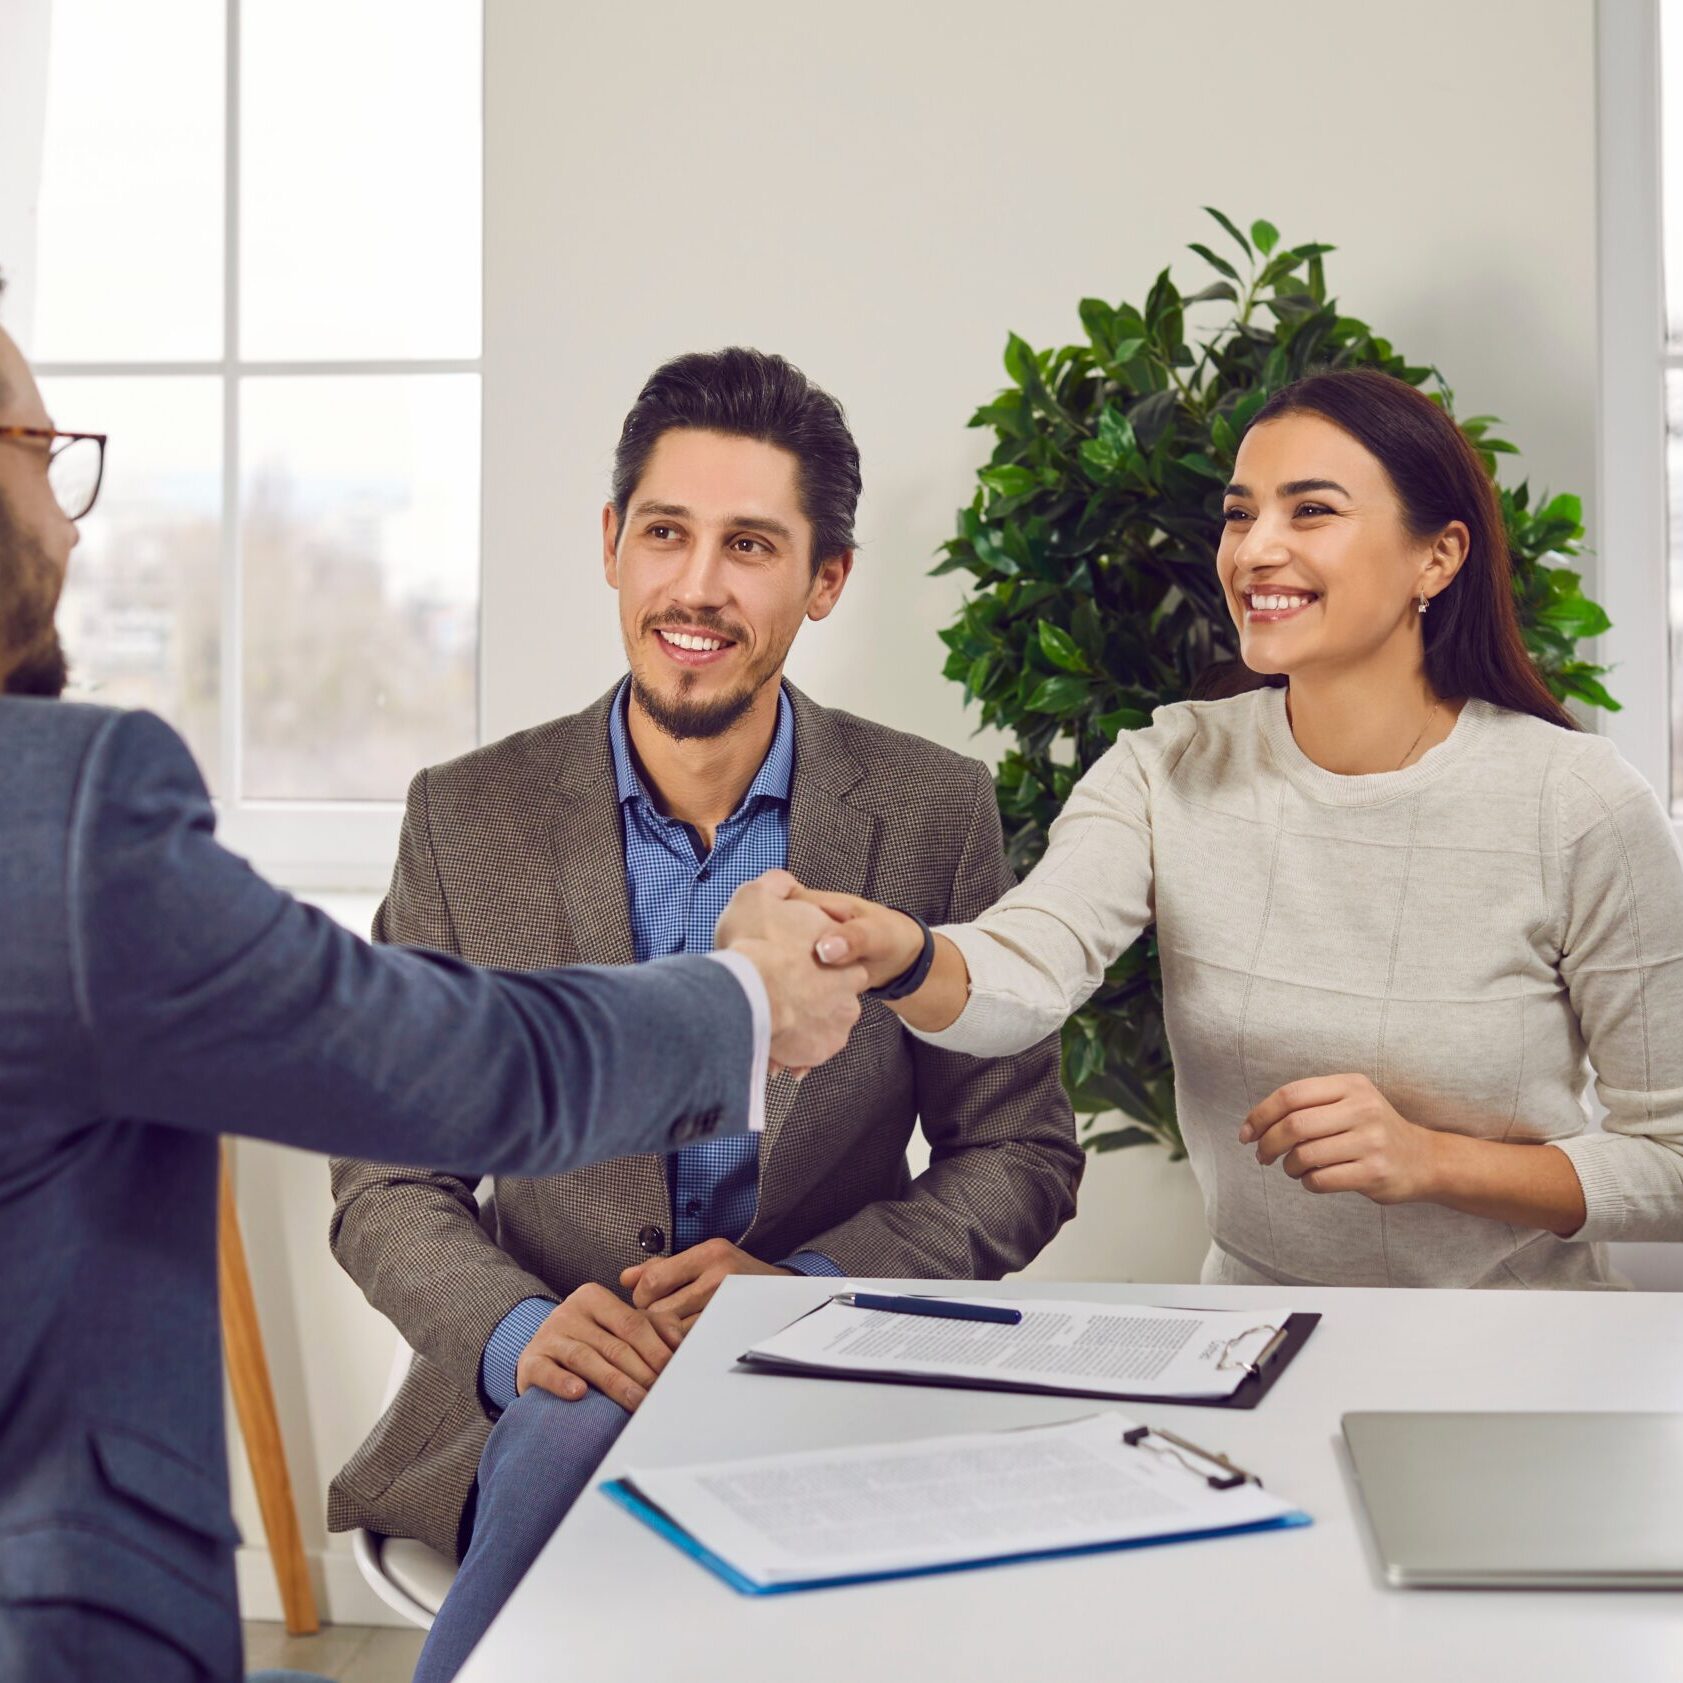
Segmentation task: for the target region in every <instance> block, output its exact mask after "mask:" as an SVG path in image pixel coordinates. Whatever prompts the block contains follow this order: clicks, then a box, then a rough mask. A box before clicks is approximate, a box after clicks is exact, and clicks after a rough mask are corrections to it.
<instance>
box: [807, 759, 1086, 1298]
mask: <svg viewBox="0 0 1683 1683" xmlns="http://www.w3.org/2000/svg"><path fill="white" fill-rule="evenodd" d="M976 770H977V782H976V790H975V804H974V807H973V809H972V814H971V820H970V828H969V834H968V835H967V836H966V838H965V844H964V849H963V853H962V855H961V857H960V860H959V867H958V872H957V875H956V877H955V880H954V882H953V886H952V893H951V898H950V900H949V901H948V905H947V921H948V922H956V923H963V922H968V921H970V920H971V919H972V918H974V917H977V916H978V915H979V914H980V913H981V912H983V911H985V910H986V909H987V908H988V907H989V906H991V905H992V904H993V903H994V902H995V901H996V900H998V899H999V897H1000V896H1001V895H1002V894H1004V893H1006V891H1007V890H1009V889H1010V888H1011V886H1012V882H1013V879H1012V875H1011V869H1010V867H1009V866H1008V865H1007V864H1006V862H1005V838H1004V834H1003V832H1002V830H1001V828H1000V822H999V806H998V803H997V801H996V800H995V797H994V790H993V781H992V779H991V778H990V777H989V775H988V772H987V769H986V767H984V766H978V767H977V768H976ZM907 1045H908V1047H909V1049H910V1052H911V1056H912V1059H913V1063H914V1065H915V1067H916V1070H917V1095H918V1113H919V1119H920V1122H921V1125H922V1128H923V1133H924V1138H925V1139H926V1140H928V1142H929V1156H930V1161H929V1167H928V1168H927V1169H926V1170H925V1171H924V1173H923V1174H921V1175H919V1176H918V1178H917V1179H916V1180H915V1181H914V1182H913V1183H912V1186H911V1189H910V1191H909V1193H908V1194H907V1196H906V1197H904V1198H896V1199H883V1200H879V1201H878V1202H877V1203H874V1204H867V1205H866V1206H865V1207H864V1208H863V1209H862V1210H860V1211H859V1212H858V1214H856V1215H854V1216H852V1217H850V1218H849V1219H848V1220H847V1221H844V1222H842V1223H841V1224H840V1226H837V1227H832V1228H831V1229H829V1231H828V1232H825V1233H818V1234H814V1235H813V1237H812V1238H811V1239H809V1240H807V1241H806V1243H805V1244H804V1245H803V1246H802V1247H801V1248H802V1249H803V1250H814V1251H819V1252H822V1253H823V1255H825V1256H827V1257H831V1258H833V1259H834V1260H835V1261H836V1262H837V1263H839V1264H840V1265H841V1267H842V1268H843V1269H844V1270H845V1271H846V1272H847V1273H849V1274H859V1275H887V1276H906V1277H909V1278H916V1277H927V1278H935V1279H954V1280H994V1279H999V1278H1000V1277H1001V1276H1003V1275H1005V1274H1008V1273H1010V1272H1011V1271H1013V1270H1014V1269H1018V1268H1021V1267H1023V1266H1024V1265H1025V1264H1026V1263H1028V1262H1030V1261H1031V1260H1032V1259H1033V1258H1034V1257H1035V1256H1037V1255H1038V1254H1039V1253H1040V1251H1041V1250H1043V1249H1044V1248H1045V1246H1046V1245H1047V1244H1048V1243H1049V1242H1050V1241H1051V1239H1052V1237H1053V1236H1054V1235H1055V1234H1056V1233H1057V1231H1058V1229H1059V1228H1060V1227H1062V1226H1063V1224H1064V1223H1065V1222H1066V1221H1067V1220H1068V1219H1069V1218H1070V1217H1071V1216H1072V1215H1073V1214H1074V1213H1075V1191H1076V1188H1077V1187H1078V1186H1079V1185H1080V1183H1081V1172H1082V1169H1083V1167H1084V1166H1085V1155H1084V1153H1083V1152H1082V1149H1081V1146H1080V1144H1079V1143H1078V1141H1077V1140H1076V1136H1075V1116H1074V1113H1073V1112H1072V1111H1071V1109H1070V1104H1069V1099H1068V1097H1067V1096H1066V1095H1065V1093H1064V1089H1063V1083H1062V1082H1061V1081H1060V1079H1059V1037H1058V1036H1057V1035H1050V1036H1048V1037H1047V1038H1046V1039H1044V1040H1042V1041H1040V1042H1039V1043H1038V1044H1036V1045H1034V1046H1031V1047H1029V1048H1028V1050H1026V1051H1023V1052H1019V1053H1016V1054H1015V1055H1014V1056H1012V1057H1007V1058H996V1059H982V1058H972V1057H969V1056H967V1055H965V1054H964V1053H962V1052H945V1051H941V1050H939V1049H938V1048H936V1047H933V1046H929V1045H926V1044H925V1043H924V1042H922V1041H920V1040H917V1039H914V1038H913V1037H911V1036H909V1035H908V1036H907Z"/></svg>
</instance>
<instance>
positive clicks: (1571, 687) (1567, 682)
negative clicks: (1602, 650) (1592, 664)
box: [1555, 668, 1624, 713]
mask: <svg viewBox="0 0 1683 1683" xmlns="http://www.w3.org/2000/svg"><path fill="white" fill-rule="evenodd" d="M1597 670H1599V668H1597ZM1555 681H1556V683H1557V684H1558V685H1559V686H1560V688H1561V689H1563V690H1565V692H1566V693H1567V694H1568V695H1569V696H1575V697H1576V698H1577V699H1578V700H1579V701H1587V702H1588V703H1589V704H1590V705H1591V706H1592V707H1600V708H1603V709H1605V710H1606V711H1607V712H1609V713H1621V712H1623V711H1624V709H1623V708H1622V707H1621V706H1620V705H1619V703H1618V702H1616V701H1615V700H1614V699H1613V698H1612V696H1610V695H1609V694H1608V693H1607V691H1606V689H1605V688H1604V687H1603V685H1602V684H1601V682H1600V680H1599V679H1597V678H1595V677H1594V676H1592V675H1591V673H1590V672H1589V671H1588V670H1585V671H1582V672H1574V671H1566V672H1561V673H1559V674H1557V675H1556V680H1555Z"/></svg>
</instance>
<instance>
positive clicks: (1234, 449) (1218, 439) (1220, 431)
mask: <svg viewBox="0 0 1683 1683" xmlns="http://www.w3.org/2000/svg"><path fill="white" fill-rule="evenodd" d="M1210 441H1211V443H1213V444H1214V445H1215V447H1216V449H1218V450H1219V451H1220V452H1221V453H1222V455H1224V456H1236V455H1237V454H1238V453H1239V435H1238V434H1237V433H1236V432H1234V430H1233V423H1232V422H1231V421H1229V420H1228V418H1227V417H1226V416H1225V415H1217V416H1215V417H1214V419H1212V420H1211V422H1210ZM1225 477H1226V475H1223V478H1225Z"/></svg>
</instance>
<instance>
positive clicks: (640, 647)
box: [602, 427, 853, 739]
mask: <svg viewBox="0 0 1683 1683" xmlns="http://www.w3.org/2000/svg"><path fill="white" fill-rule="evenodd" d="M602 561H603V567H604V569H605V571H606V573H607V578H608V583H609V584H610V585H612V586H613V587H614V589H615V590H617V591H618V592H619V623H620V634H621V636H622V637H623V638H624V640H625V654H626V659H627V661H628V662H629V663H630V667H631V684H632V694H633V697H634V699H635V700H636V702H637V704H638V705H639V706H640V707H641V708H642V709H643V711H644V712H645V713H647V714H648V716H649V718H650V719H651V720H652V721H653V722H654V723H655V724H656V725H657V726H659V728H660V729H661V730H663V731H664V732H666V734H667V735H668V736H672V737H676V738H679V739H684V738H689V737H710V736H719V735H722V734H723V733H724V732H725V731H728V730H729V729H730V728H731V726H732V725H734V724H736V722H737V721H738V720H739V719H741V718H742V717H743V715H744V714H746V713H747V712H748V710H749V709H750V708H751V707H752V706H753V704H754V701H755V698H756V697H757V696H759V695H761V694H762V693H763V692H764V691H765V689H766V686H767V685H769V684H773V683H775V681H776V680H777V678H778V677H779V675H780V674H781V673H782V670H783V662H784V659H785V657H786V656H787V655H788V653H789V646H790V644H792V643H793V642H794V640H795V633H796V632H797V631H799V630H800V627H801V622H802V620H805V619H823V618H825V617H826V616H827V615H828V614H829V613H830V611H831V609H833V608H834V607H835V605H836V601H837V599H838V598H839V597H840V595H841V593H842V588H843V586H844V585H845V584H846V582H847V576H848V573H849V571H850V570H851V568H852V565H853V556H852V553H851V552H844V553H843V554H841V555H839V556H831V557H829V558H828V559H826V560H825V561H823V562H822V563H821V564H820V565H819V566H818V567H817V569H816V571H815V570H814V567H813V562H812V524H811V522H810V521H809V520H808V519H807V517H806V513H805V511H804V509H803V507H802V504H801V493H800V475H799V463H798V462H797V460H796V458H795V457H794V456H793V455H792V454H791V453H790V452H789V451H787V450H782V449H779V448H778V447H777V446H776V445H772V444H765V443H762V442H761V441H759V440H758V439H753V438H740V437H736V436H734V435H731V434H726V433H717V432H707V431H702V430H700V429H698V428H694V427H679V428H674V429H672V430H671V431H669V432H666V433H664V434H662V435H661V437H660V438H659V440H658V441H657V442H656V443H655V446H654V448H653V449H652V450H651V451H650V452H649V457H648V461H647V463H646V464H645V466H644V468H643V472H642V475H641V477H640V478H639V479H638V482H637V484H636V485H635V486H634V487H633V488H632V491H631V494H630V497H629V498H628V500H627V504H626V511H625V520H624V522H623V525H622V524H621V522H620V521H619V520H618V518H617V517H616V515H615V512H614V508H613V505H612V504H611V503H610V504H609V505H608V507H606V508H605V509H604V510H603V511H602Z"/></svg>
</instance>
